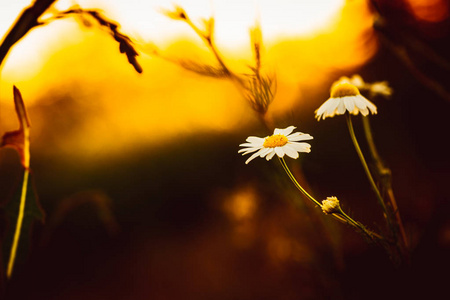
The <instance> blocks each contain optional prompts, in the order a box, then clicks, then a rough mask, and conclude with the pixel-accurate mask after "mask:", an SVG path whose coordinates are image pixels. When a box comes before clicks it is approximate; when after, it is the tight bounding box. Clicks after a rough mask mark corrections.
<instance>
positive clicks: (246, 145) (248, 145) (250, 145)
mask: <svg viewBox="0 0 450 300" xmlns="http://www.w3.org/2000/svg"><path fill="white" fill-rule="evenodd" d="M239 147H250V148H253V147H261V146H260V145H255V144H252V143H243V144H240V145H239Z"/></svg>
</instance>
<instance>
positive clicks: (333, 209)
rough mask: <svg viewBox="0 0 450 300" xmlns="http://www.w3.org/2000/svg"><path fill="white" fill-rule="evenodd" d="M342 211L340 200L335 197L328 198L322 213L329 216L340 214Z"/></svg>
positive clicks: (323, 203) (324, 201)
mask: <svg viewBox="0 0 450 300" xmlns="http://www.w3.org/2000/svg"><path fill="white" fill-rule="evenodd" d="M340 209H341V208H340V204H339V200H338V198H336V197H334V196H332V197H327V199H325V200H323V201H322V211H323V212H324V213H325V214H327V215H329V214H332V213H339V211H340Z"/></svg>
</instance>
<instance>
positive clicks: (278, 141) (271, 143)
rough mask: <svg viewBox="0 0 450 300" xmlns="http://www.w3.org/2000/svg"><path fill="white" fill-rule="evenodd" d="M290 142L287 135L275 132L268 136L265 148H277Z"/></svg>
mask: <svg viewBox="0 0 450 300" xmlns="http://www.w3.org/2000/svg"><path fill="white" fill-rule="evenodd" d="M287 142H288V139H287V137H285V136H284V135H282V134H274V135H271V136H268V137H266V139H265V140H264V144H263V146H264V148H275V147H282V146H284V145H286V144H287Z"/></svg>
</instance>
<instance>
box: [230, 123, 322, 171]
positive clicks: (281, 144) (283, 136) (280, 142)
mask: <svg viewBox="0 0 450 300" xmlns="http://www.w3.org/2000/svg"><path fill="white" fill-rule="evenodd" d="M295 128H296V127H295V126H289V127H287V128H285V129H278V128H275V130H274V132H273V135H271V136H267V137H265V138H260V137H256V136H250V137H248V138H247V140H246V141H247V143H243V144H240V145H239V146H241V147H244V148H243V149H241V150H239V151H238V153H242V155H246V154H249V153H252V152H255V153H253V155H252V156H250V158H249V159H247V161H246V162H245V163H246V164H248V163H249V162H250V161H251V160H253V159H254V158H256V157H257V156H260V157H261V158H262V157H266V160H270V159H272V157H274V156H275V154H276V155H278V157H280V158H282V157H284V155H285V154H286V155H287V156H289V157H291V158H294V159H296V158H298V157H299V155H298V153H299V152H306V153H309V152H311V145H310V144H308V143H298V141H306V140H312V139H313V137H312V136H311V135H309V134H307V133H302V132H294V133H292V131H293V130H294V129H295Z"/></svg>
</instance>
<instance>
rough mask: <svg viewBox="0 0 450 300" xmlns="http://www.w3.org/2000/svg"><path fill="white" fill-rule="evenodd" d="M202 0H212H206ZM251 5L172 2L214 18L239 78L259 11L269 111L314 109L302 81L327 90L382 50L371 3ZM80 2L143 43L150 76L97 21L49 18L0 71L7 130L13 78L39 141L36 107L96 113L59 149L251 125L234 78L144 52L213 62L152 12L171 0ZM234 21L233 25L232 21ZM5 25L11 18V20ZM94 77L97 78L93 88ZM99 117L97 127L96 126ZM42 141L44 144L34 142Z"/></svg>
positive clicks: (192, 39) (183, 30)
mask: <svg viewBox="0 0 450 300" xmlns="http://www.w3.org/2000/svg"><path fill="white" fill-rule="evenodd" d="M206 2H208V3H213V4H214V5H204V6H199V5H198V4H199V3H206ZM228 2H229V1H228ZM228 2H227V3H228ZM57 3H58V6H57V7H58V9H67V8H68V7H70V5H69V4H70V3H68V1H60V2H57ZM127 3H128V2H127ZM238 3H240V4H241V5H243V6H241V9H242V10H241V11H240V12H241V13H240V14H238V13H234V12H235V11H233V8H234V9H236V7H237V5H238ZM255 3H256V2H255V1H246V2H239V1H232V2H229V4H230V5H229V6H227V7H228V9H227V8H226V7H222V6H221V5H222V2H220V1H217V2H211V1H194V2H192V1H180V2H176V4H179V5H181V6H183V8H185V10H186V12H187V13H188V14H189V16H190V18H191V19H192V20H193V21H194V22H196V23H197V24H199V26H200V25H201V18H209V17H210V16H211V11H212V12H213V15H214V16H215V18H216V31H215V37H216V38H215V40H216V42H217V47H218V49H219V51H220V52H221V53H222V54H223V56H224V58H225V60H226V61H227V64H229V66H230V67H231V68H232V69H233V70H234V71H235V72H239V73H240V72H248V70H249V69H248V68H249V66H251V65H252V64H253V61H252V51H251V45H250V39H249V28H250V27H252V26H253V25H254V22H255V18H257V17H258V18H259V20H260V23H261V28H262V34H263V46H264V49H263V53H262V55H263V58H262V60H263V61H262V65H263V71H264V72H268V73H270V74H272V75H275V76H276V78H277V94H276V97H275V101H274V102H273V103H272V105H271V106H270V109H269V112H268V117H269V118H277V117H279V116H283V115H284V114H285V113H286V112H289V111H292V110H294V109H297V107H299V106H302V107H303V109H308V110H313V107H314V106H315V105H317V104H316V103H313V102H311V100H309V101H306V102H305V99H304V98H303V95H302V93H303V91H302V88H304V87H306V88H309V89H311V88H323V86H324V85H325V86H327V85H328V83H327V82H328V81H330V80H333V79H335V78H330V76H335V75H331V74H332V73H333V72H334V70H336V69H341V70H343V71H345V70H348V71H351V72H353V71H352V70H355V69H356V68H358V67H359V66H361V65H362V64H363V63H365V62H366V61H367V60H368V59H370V58H371V57H372V55H373V54H374V53H375V51H376V39H374V38H373V35H372V16H371V13H370V12H369V10H368V8H367V4H366V2H365V1H363V0H358V1H351V2H347V3H344V1H343V0H342V1H341V0H339V1H335V0H330V1H316V2H307V3H308V4H310V5H309V6H308V5H305V4H303V5H304V7H303V8H302V7H301V6H297V8H296V9H295V7H294V4H293V3H291V2H290V1H283V2H281V3H280V4H278V2H277V6H275V8H277V7H278V9H274V7H273V6H271V5H270V3H272V2H268V1H259V2H258V3H259V4H258V5H259V6H258V8H255V7H256V4H255ZM301 3H305V2H301ZM312 3H315V4H314V5H312ZM79 4H80V5H81V7H83V8H92V9H93V8H98V9H100V11H102V12H103V13H104V14H105V16H107V18H109V19H110V20H114V21H117V22H118V23H120V30H121V32H123V33H125V34H127V35H130V36H131V37H132V38H134V39H136V45H137V49H138V51H141V53H140V56H138V58H137V59H138V61H139V63H140V64H141V65H142V67H143V69H144V72H143V74H137V73H136V72H135V71H134V70H133V68H132V66H130V65H129V64H128V63H127V61H126V57H125V56H124V55H123V54H120V53H119V51H118V45H117V43H116V42H115V41H114V40H112V39H111V37H110V36H108V34H107V33H106V32H104V31H102V30H99V29H98V28H97V27H96V26H94V27H92V28H86V27H84V26H82V25H81V24H80V23H79V22H77V21H76V20H74V18H72V17H71V18H67V19H64V20H58V21H54V22H51V23H50V24H49V25H46V26H43V27H41V28H35V29H33V30H32V31H31V32H30V33H29V34H28V35H27V36H26V37H25V38H23V39H22V40H21V41H20V42H19V43H18V44H17V45H16V46H15V47H13V49H12V50H11V52H10V54H9V55H8V57H7V58H6V60H5V62H4V65H3V66H2V70H1V71H2V74H1V75H2V81H1V82H0V103H1V105H2V110H1V112H0V114H1V117H2V122H3V125H4V126H7V127H14V126H15V125H14V124H16V123H15V122H16V121H15V120H14V118H9V117H8V116H9V115H13V114H10V112H11V111H13V106H12V102H11V95H10V90H11V88H12V85H17V86H18V87H19V88H20V90H21V91H22V93H23V95H24V97H25V100H26V103H27V105H28V108H29V109H30V110H31V119H32V123H33V132H34V134H33V136H34V137H36V139H38V140H39V138H38V137H39V136H40V134H47V133H46V130H47V129H46V128H47V127H48V126H49V125H48V124H46V122H47V123H48V122H49V121H48V118H47V117H45V115H42V114H41V113H40V107H44V106H46V107H52V106H53V105H54V104H55V103H59V102H60V101H59V100H61V99H64V98H66V97H69V98H72V99H73V100H72V101H74V103H73V104H71V105H76V106H77V107H78V109H80V111H90V113H85V114H84V115H83V116H82V117H79V118H82V120H81V119H80V122H81V123H82V125H79V126H78V127H79V128H78V129H77V132H78V133H76V134H73V135H72V136H71V137H66V138H65V139H56V141H58V143H61V144H60V145H59V146H58V147H60V148H61V149H63V151H70V149H73V148H74V147H75V148H77V147H78V148H80V147H81V148H82V150H83V151H81V152H80V153H85V154H87V155H89V153H91V152H92V151H93V152H95V151H103V150H100V149H103V148H104V145H105V144H108V145H110V144H112V145H117V143H116V141H117V140H120V141H122V142H124V143H142V142H143V143H152V138H151V137H150V134H149V131H148V128H157V129H158V131H157V132H158V134H159V135H161V138H164V139H170V137H171V136H173V135H176V134H179V133H180V132H190V131H195V130H205V129H206V130H213V131H231V130H235V129H236V128H239V127H241V126H243V124H248V123H252V122H255V120H256V118H255V116H254V115H253V114H252V113H251V112H250V115H249V107H248V105H247V103H246V102H245V100H244V99H243V98H242V95H241V94H240V92H239V91H238V90H237V89H236V87H235V86H233V84H231V83H230V82H228V81H226V80H218V79H214V78H207V77H204V76H199V75H196V74H193V73H192V72H189V71H186V70H183V69H182V68H180V67H179V66H177V65H176V64H174V63H171V62H167V61H164V60H163V59H161V58H160V57H157V56H154V55H151V53H150V52H148V53H146V51H148V49H150V48H151V47H152V46H151V45H154V46H156V47H157V48H159V49H160V51H161V52H162V54H163V55H164V56H165V57H168V58H170V59H175V60H177V59H181V60H186V59H188V60H189V59H190V60H195V61H197V62H199V63H202V62H203V63H213V64H215V63H216V62H215V61H214V59H213V57H212V56H211V53H210V52H209V50H208V49H207V48H206V47H205V46H204V45H203V44H202V40H201V39H200V38H199V37H198V36H196V35H195V33H193V31H192V30H191V29H190V28H189V27H188V26H186V24H184V23H183V22H180V21H175V20H172V19H169V18H168V17H166V16H164V15H163V14H162V13H160V12H159V11H157V10H156V9H154V8H155V7H161V8H166V9H172V8H173V6H172V3H170V5H169V6H167V2H163V1H154V2H152V3H151V4H152V5H150V4H146V5H144V4H142V3H141V5H142V6H139V7H138V6H137V4H136V6H134V8H135V9H127V8H126V7H123V5H124V2H120V1H117V2H111V5H109V3H108V5H106V2H103V1H81V2H79ZM163 4H165V5H166V6H163ZM195 4H197V5H195ZM244 4H245V5H244ZM326 4H328V5H326ZM22 5H23V4H22ZM299 5H300V4H299ZM324 7H326V8H327V9H323V8H324ZM22 8H24V7H22ZM137 8H139V10H138V9H137ZM15 11H16V13H19V12H20V11H21V10H20V9H17V8H16V10H15ZM150 11H153V12H154V14H153V15H152V17H153V18H154V19H152V18H151V17H150V16H149V18H148V19H146V18H145V16H146V13H147V12H150ZM300 11H301V12H303V13H305V14H306V15H305V16H304V17H303V16H302V17H299V18H298V19H299V20H302V21H301V22H299V23H297V24H295V23H293V22H295V21H296V20H297V19H296V16H297V12H300ZM283 12H285V14H283ZM9 14H12V8H11V9H10V10H9ZM133 16H135V18H134V20H133ZM313 16H317V18H316V17H313ZM0 17H1V16H0ZM16 17H17V16H16ZM227 18H228V19H227ZM234 19H235V20H236V24H233V25H234V26H229V24H230V20H234ZM227 20H228V21H227ZM244 21H245V22H244ZM9 22H13V21H11V16H9ZM93 24H95V22H93ZM2 26H3V27H0V28H1V30H6V29H5V24H2ZM9 26H10V24H9V25H8V26H7V27H8V28H9ZM152 26H153V27H152ZM161 28H164V30H160V29H161ZM149 43H151V44H149ZM87 81H88V82H89V84H85V82H87ZM174 86H176V88H175V89H174V88H173V87H174ZM327 89H328V88H327ZM49 95H51V96H49ZM124 99H126V102H124ZM211 99H214V101H211ZM65 101H67V100H65ZM33 109H35V110H36V112H34V111H33ZM64 109H69V108H67V107H65V106H64V105H62V107H60V108H59V110H61V111H60V112H59V113H61V114H65V113H66V112H65V110H64ZM94 111H95V112H96V113H94ZM91 114H92V115H91ZM230 115H232V116H233V118H230ZM251 116H252V117H251ZM100 120H101V121H100ZM91 122H94V123H95V124H96V125H95V126H91V125H92V124H91ZM80 126H81V127H80ZM82 128H84V129H82ZM111 129H112V130H111ZM52 130H54V129H52ZM130 132H132V133H133V134H130ZM153 134H155V133H153ZM87 141H96V142H95V143H92V142H87ZM112 141H114V142H112ZM34 145H35V147H37V146H36V145H37V143H34ZM64 149H66V150H64ZM113 151H114V146H112V147H111V148H108V152H109V153H112V152H113Z"/></svg>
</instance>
